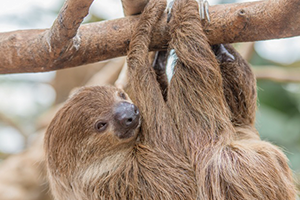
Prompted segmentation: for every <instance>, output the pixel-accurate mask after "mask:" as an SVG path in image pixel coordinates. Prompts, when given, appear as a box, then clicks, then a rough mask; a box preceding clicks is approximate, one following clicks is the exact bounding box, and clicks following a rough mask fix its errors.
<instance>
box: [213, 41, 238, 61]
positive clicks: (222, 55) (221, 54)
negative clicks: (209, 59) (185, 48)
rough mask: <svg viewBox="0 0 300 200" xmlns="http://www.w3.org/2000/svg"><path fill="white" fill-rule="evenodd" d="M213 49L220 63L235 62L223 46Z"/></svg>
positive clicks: (214, 46) (215, 46)
mask: <svg viewBox="0 0 300 200" xmlns="http://www.w3.org/2000/svg"><path fill="white" fill-rule="evenodd" d="M211 48H212V50H213V52H214V53H215V56H216V58H217V60H218V61H219V62H220V63H224V62H233V61H234V60H235V57H234V56H233V55H232V54H231V53H230V52H228V51H227V49H226V48H225V46H224V45H223V44H216V45H212V46H211Z"/></svg>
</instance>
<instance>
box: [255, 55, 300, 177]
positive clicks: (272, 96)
mask: <svg viewBox="0 0 300 200" xmlns="http://www.w3.org/2000/svg"><path fill="white" fill-rule="evenodd" d="M250 63H251V64H253V65H274V63H271V62H270V61H267V60H264V59H263V58H261V57H260V56H258V55H257V54H256V53H254V55H253V56H252V59H251V61H250ZM283 67H284V66H283ZM298 67H300V65H298ZM257 92H258V110H257V116H256V127H257V129H258V131H259V133H260V135H261V138H262V139H263V140H267V141H270V142H272V143H273V144H276V145H278V146H279V147H281V148H282V149H283V151H284V152H285V154H286V155H287V157H288V158H289V160H290V166H291V168H292V169H293V170H294V172H295V175H296V176H297V177H298V179H299V178H300V83H276V82H273V81H269V80H258V81H257Z"/></svg>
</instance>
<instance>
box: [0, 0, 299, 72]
mask: <svg viewBox="0 0 300 200" xmlns="http://www.w3.org/2000/svg"><path fill="white" fill-rule="evenodd" d="M91 2H92V0H84V1H80V0H69V1H67V3H66V4H74V5H76V6H74V7H72V6H71V7H70V9H71V8H72V9H76V12H68V11H67V10H68V9H69V7H68V6H64V8H63V9H62V11H61V13H62V12H63V11H65V12H66V13H78V12H80V13H81V14H80V15H79V14H76V16H73V18H78V19H80V20H81V21H82V17H83V16H84V14H86V13H87V10H88V7H89V5H90V3H91ZM77 9H78V10H77ZM299 10H300V1H299V0H267V1H259V2H251V3H241V4H226V5H216V6H212V7H210V13H211V23H210V24H205V25H204V29H205V32H206V34H207V36H208V39H209V41H210V43H211V44H219V43H233V42H246V41H257V40H266V39H275V38H286V37H292V36H298V35H300V26H296V25H297V24H300V12H298V11H299ZM61 13H60V14H59V17H58V19H61V17H60V16H63V15H62V14H61ZM67 15H68V14H66V16H67ZM73 15H74V14H73ZM71 19H72V17H71ZM71 19H69V20H68V19H66V20H65V21H64V23H65V24H67V25H62V26H58V27H60V28H58V29H59V30H60V29H61V28H63V27H67V28H66V29H68V28H70V29H72V28H73V25H71V24H72V23H73V22H72V20H71ZM138 19H139V16H129V17H125V18H121V19H116V20H110V21H104V22H98V23H91V24H87V25H82V26H81V27H80V28H79V30H78V32H77V35H76V36H75V37H76V38H77V40H76V39H74V37H73V38H72V39H71V40H72V41H71V40H70V38H71V37H72V34H71V33H73V34H74V31H73V32H72V31H71V32H70V34H68V33H66V34H65V33H63V32H64V31H62V30H61V31H62V32H61V33H56V34H57V35H58V38H61V39H58V41H60V42H62V43H63V41H69V42H65V43H64V45H58V47H57V50H55V51H54V52H55V53H53V50H52V47H55V46H56V45H54V44H51V43H52V42H53V41H55V38H56V36H55V37H54V36H53V37H52V38H53V40H51V37H50V38H49V35H50V36H51V34H49V32H51V31H54V27H55V24H54V25H53V26H52V28H51V29H50V30H27V31H16V32H10V33H2V34H0V48H1V52H0V60H1V62H0V73H2V74H5V73H23V72H43V71H52V70H58V69H63V68H69V67H75V66H79V65H83V64H88V63H93V62H97V61H101V60H106V59H110V58H114V57H119V56H123V55H126V52H127V49H128V45H129V42H130V38H131V35H132V30H133V29H134V27H135V25H136V23H137V21H138ZM80 20H75V21H74V22H75V25H74V30H75V29H77V28H76V27H77V26H78V25H79V24H78V22H79V21H80ZM58 21H59V20H58ZM64 23H62V24H64ZM69 25H70V26H69ZM75 32H76V31H75ZM61 36H65V37H61ZM169 39H170V36H169V34H168V28H167V26H166V15H164V16H163V17H162V18H161V20H160V21H159V23H158V24H157V26H156V27H155V29H154V32H153V38H152V42H151V46H150V49H151V50H161V49H166V48H167V45H168V41H169ZM49 41H50V45H49ZM70 41H71V42H70ZM79 41H80V42H79ZM70 44H73V45H70ZM74 44H75V45H74ZM49 46H51V48H49ZM74 47H75V48H74ZM58 52H59V53H58Z"/></svg>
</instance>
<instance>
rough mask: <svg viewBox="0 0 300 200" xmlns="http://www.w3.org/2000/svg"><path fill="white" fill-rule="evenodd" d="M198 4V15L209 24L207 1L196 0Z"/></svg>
mask: <svg viewBox="0 0 300 200" xmlns="http://www.w3.org/2000/svg"><path fill="white" fill-rule="evenodd" d="M197 2H198V4H199V15H200V19H201V20H207V22H208V23H209V22H210V17H209V10H208V7H209V3H208V1H207V0H204V1H203V0H197Z"/></svg>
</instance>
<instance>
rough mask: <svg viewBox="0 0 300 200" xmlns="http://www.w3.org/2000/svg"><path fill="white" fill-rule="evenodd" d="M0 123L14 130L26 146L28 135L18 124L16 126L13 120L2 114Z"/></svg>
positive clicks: (0, 114)
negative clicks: (21, 137)
mask: <svg viewBox="0 0 300 200" xmlns="http://www.w3.org/2000/svg"><path fill="white" fill-rule="evenodd" d="M0 122H2V123H4V124H7V125H9V126H11V127H13V128H14V129H16V130H17V131H18V132H19V133H20V134H21V135H22V136H23V138H24V139H25V145H26V144H27V139H28V134H27V133H26V132H25V131H24V130H23V129H22V128H21V127H20V125H19V124H17V123H16V122H15V121H14V120H12V119H10V118H9V117H7V116H5V115H4V114H3V113H0Z"/></svg>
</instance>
